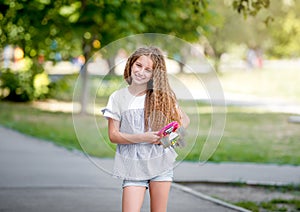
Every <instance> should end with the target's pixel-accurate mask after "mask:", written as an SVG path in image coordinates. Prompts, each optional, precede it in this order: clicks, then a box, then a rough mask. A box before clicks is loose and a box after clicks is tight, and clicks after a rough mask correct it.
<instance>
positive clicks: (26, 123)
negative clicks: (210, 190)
mask: <svg viewBox="0 0 300 212" xmlns="http://www.w3.org/2000/svg"><path fill="white" fill-rule="evenodd" d="M185 104H186V103H185ZM185 104H184V106H183V108H185V107H186V106H185ZM193 107H194V108H192V109H191V110H187V113H188V115H189V116H190V118H191V125H190V127H189V128H188V130H187V135H186V141H187V145H186V147H185V148H182V149H178V152H179V157H178V159H179V160H190V161H198V160H199V156H200V152H201V150H202V148H203V144H204V142H205V140H206V139H207V135H208V134H209V132H210V127H211V115H212V114H211V112H209V110H208V109H207V107H208V106H207V105H205V104H203V103H198V104H196V105H193ZM99 109H100V108H99ZM0 111H1V112H0V125H2V126H5V127H9V128H12V129H16V130H18V131H20V132H22V133H25V134H29V135H32V136H35V137H39V138H43V139H45V140H49V141H52V142H55V143H56V144H58V145H61V146H64V147H66V148H68V149H78V150H80V151H84V152H86V153H88V154H90V155H93V156H97V157H113V155H114V150H115V145H114V144H111V143H110V142H109V139H108V136H107V121H106V119H105V118H104V117H102V116H92V115H88V116H81V115H74V121H75V127H76V130H75V129H74V123H73V118H72V114H71V113H61V112H49V111H42V110H39V109H36V108H35V107H33V104H30V103H28V104H24V103H9V102H3V101H2V102H0ZM197 111H199V113H198V112H197ZM221 115H222V114H221ZM288 117H289V114H283V113H263V112H261V111H255V110H253V109H242V108H238V107H228V108H227V116H226V125H225V129H224V133H223V136H222V139H221V142H220V144H219V145H218V146H217V149H216V151H215V152H213V155H212V157H210V159H209V161H214V162H223V161H234V162H258V163H276V164H294V165H300V143H299V138H300V130H299V125H297V124H292V123H289V122H288ZM199 120H200V121H199ZM76 134H77V136H76Z"/></svg>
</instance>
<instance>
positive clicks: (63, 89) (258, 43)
mask: <svg viewBox="0 0 300 212" xmlns="http://www.w3.org/2000/svg"><path fill="white" fill-rule="evenodd" d="M0 5H1V7H0V20H1V21H0V26H1V30H0V52H3V50H4V48H5V47H6V46H7V45H12V46H13V47H14V48H19V49H21V50H22V51H23V52H22V54H21V56H20V57H19V58H15V61H13V62H14V64H15V63H16V62H18V64H21V65H18V66H17V67H15V66H13V67H11V66H8V67H4V68H2V67H3V64H2V63H1V71H0V97H1V98H3V99H6V100H11V101H20V102H26V101H32V100H40V99H46V98H51V99H57V100H62V101H69V102H70V101H72V98H73V96H72V94H73V91H74V85H75V81H76V79H77V77H78V74H74V75H72V76H65V77H63V78H61V79H59V80H57V81H53V82H51V81H50V80H49V78H48V76H47V73H46V72H45V70H44V67H43V64H44V62H45V61H53V63H54V64H55V63H58V62H59V60H71V59H72V58H77V57H79V56H83V58H84V60H83V61H84V62H85V61H88V60H89V58H91V57H92V55H93V54H94V53H95V52H97V51H99V49H101V48H102V47H103V46H105V45H107V44H109V43H110V42H112V41H115V40H117V39H120V38H123V37H126V36H129V35H134V34H139V33H163V34H169V35H172V36H176V37H178V38H181V39H184V40H186V41H188V42H190V43H192V44H199V45H201V46H203V49H204V50H203V51H204V54H205V55H206V56H207V58H208V59H209V60H211V61H213V64H215V65H216V70H218V71H219V69H218V65H219V64H220V61H221V59H222V56H224V54H226V53H229V54H232V55H234V59H242V60H245V56H244V54H237V52H241V49H242V50H243V51H244V50H245V49H249V48H255V49H260V50H262V52H263V53H264V57H265V58H266V59H282V58H288V59H291V58H298V57H299V56H300V49H299V48H300V36H299V34H300V25H299V23H300V21H299V14H298V13H297V11H299V9H300V2H299V1H296V0H289V1H287V0H281V1H272V2H271V1H270V0H222V1H221V0H220V1H209V0H196V1H183V0H182V1H181V0H180V1H168V0H167V1H141V0H133V1H122V0H115V1H106V0H98V1H90V0H66V1H50V0H24V1H17V0H3V1H1V3H0ZM33 14H34V15H33ZM279 29H280V30H279ZM124 46H126V49H129V50H130V49H134V48H135V46H130V44H126V43H124ZM124 48H125V47H124ZM174 51H176V48H174ZM169 53H170V54H171V53H172V54H173V53H176V52H169ZM179 54H182V53H180V52H179ZM58 55H59V56H60V57H59V58H58V57H57V56H58ZM181 56H182V57H184V54H182V55H181ZM112 58H113V57H112ZM107 62H108V64H109V65H110V66H111V67H114V64H113V63H114V60H109V61H107ZM82 67H85V66H82ZM81 71H82V72H81V73H83V81H86V80H90V81H89V82H90V83H91V84H92V85H93V77H95V76H88V75H87V72H86V71H85V69H84V68H82V70H81ZM226 71H228V72H224V73H223V72H222V73H220V71H219V73H218V74H219V77H220V80H221V82H222V84H223V86H224V90H225V91H229V92H233V93H236V92H243V93H247V92H250V93H249V94H255V95H258V96H261V97H266V95H268V94H270V93H271V92H272V94H275V95H277V96H276V97H278V98H288V99H289V100H293V101H298V100H299V94H300V91H299V89H298V88H299V86H298V85H297V81H296V80H295V79H296V78H295V76H296V77H299V75H297V73H296V72H295V71H293V72H289V71H288V70H276V72H274V71H270V70H259V72H258V71H257V70H256V71H253V72H255V73H246V72H243V73H241V72H239V73H236V72H230V70H226ZM110 74H111V75H109V76H106V78H105V80H107V81H108V83H107V85H109V86H107V88H106V89H104V90H101V91H98V94H97V98H96V104H97V105H98V106H99V107H102V106H104V105H105V102H106V100H107V96H108V95H109V94H110V93H111V92H112V90H114V89H115V87H114V86H113V85H114V84H120V82H121V81H122V78H120V77H119V76H112V75H113V74H114V73H113V69H112V72H111V73H110ZM180 74H181V75H183V76H185V77H188V75H187V74H185V73H180ZM96 77H99V76H96ZM286 81H289V82H290V83H289V87H288V89H285V86H286ZM238 82H242V84H241V83H238ZM245 82H247V83H245ZM259 82H261V83H262V84H261V85H265V82H272V84H268V86H267V87H263V89H262V87H261V86H259V85H258V83H259ZM274 82H276V83H274ZM84 89H85V88H84V86H83V90H84ZM99 92H102V93H99ZM83 93H84V92H83ZM182 104H183V105H188V103H187V102H183V103H182ZM186 107H189V106H186ZM193 107H195V108H189V111H195V110H197V109H199V110H200V111H202V112H201V114H200V116H201V117H200V118H201V120H202V121H203V122H202V123H204V125H205V126H203V129H205V130H206V131H204V132H207V131H208V128H207V127H208V126H209V123H210V117H211V114H210V113H209V112H207V111H206V108H207V107H208V106H207V105H206V104H204V103H201V102H198V103H197V104H196V105H194V106H193ZM0 110H1V111H6V112H5V113H3V112H2V113H0V116H1V117H0V124H1V125H4V126H7V127H11V128H14V129H17V130H20V131H21V132H24V133H27V134H30V135H33V136H37V137H40V138H44V139H48V140H53V141H54V142H56V143H58V144H59V145H63V146H65V147H67V148H70V149H79V150H82V146H81V145H80V144H79V143H78V141H77V138H76V135H75V132H74V126H73V121H72V115H71V114H68V113H61V112H55V113H54V112H45V111H41V110H38V109H36V108H35V107H34V102H30V103H28V104H12V103H9V102H4V101H2V102H1V104H0ZM189 115H190V116H191V117H192V118H198V117H197V116H195V114H193V113H192V112H190V114H189ZM289 115H290V114H284V113H269V112H263V113H262V112H261V111H252V110H245V109H244V108H237V107H230V108H229V109H228V119H227V125H226V129H225V133H224V136H223V138H222V142H221V144H220V145H221V147H222V148H219V149H218V150H217V152H216V153H215V154H214V155H213V157H212V158H211V160H212V161H215V162H220V161H240V162H246V161H247V162H249V161H250V162H264V163H279V164H286V163H289V164H296V165H299V164H300V158H299V157H298V156H299V155H300V154H299V152H298V149H299V148H297V136H298V137H299V132H298V131H299V130H297V127H298V126H297V125H293V124H290V123H288V122H287V119H288V116H289ZM87 117H88V116H87ZM96 119H97V123H100V124H99V126H98V127H99V129H96V130H95V131H97V130H98V131H100V132H101V135H103V136H104V137H103V140H104V142H103V143H101V142H99V141H98V140H97V138H98V137H97V136H98V135H97V134H95V133H93V132H95V131H91V132H86V135H87V138H86V139H87V144H86V146H85V149H84V151H86V152H87V153H88V154H91V155H95V156H99V157H111V156H112V155H113V151H112V150H113V149H114V148H115V147H114V145H112V144H111V143H110V142H109V141H108V137H107V129H106V122H105V120H104V119H103V117H98V116H97V118H96ZM82 120H83V121H82V125H83V126H90V125H92V124H91V123H89V119H88V118H87V119H86V120H85V118H84V117H83V118H82ZM274 123H278V124H274ZM196 127H197V126H191V129H193V128H196ZM237 128H239V129H240V130H238V131H237V130H236V129H237ZM249 129H252V130H249ZM90 130H92V129H90ZM274 132H276V133H274ZM205 134H206V133H203V134H201V135H200V136H199V137H198V138H197V142H196V145H195V147H194V148H193V149H191V151H188V152H187V150H184V149H183V150H182V151H183V152H181V153H180V154H181V158H185V159H187V160H193V161H195V160H197V159H198V158H199V149H201V148H202V145H203V142H204V140H205ZM262 135H264V136H262ZM189 136H190V138H192V137H193V136H194V137H195V136H197V135H195V134H193V133H190V134H189ZM101 145H104V146H105V147H106V148H102V147H103V146H101ZM107 147H109V148H107ZM257 147H259V151H257ZM99 149H100V151H99ZM101 149H102V150H103V151H102V150H101ZM186 154H187V155H186ZM185 156H186V157H185Z"/></svg>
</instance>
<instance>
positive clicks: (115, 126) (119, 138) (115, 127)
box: [108, 118, 160, 144]
mask: <svg viewBox="0 0 300 212" xmlns="http://www.w3.org/2000/svg"><path fill="white" fill-rule="evenodd" d="M119 129H120V122H119V121H117V120H115V119H112V118H109V119H108V136H109V139H110V141H111V142H112V143H115V144H133V143H140V142H148V143H151V144H159V143H160V141H159V139H160V136H158V132H145V133H139V134H128V133H122V132H120V130H119Z"/></svg>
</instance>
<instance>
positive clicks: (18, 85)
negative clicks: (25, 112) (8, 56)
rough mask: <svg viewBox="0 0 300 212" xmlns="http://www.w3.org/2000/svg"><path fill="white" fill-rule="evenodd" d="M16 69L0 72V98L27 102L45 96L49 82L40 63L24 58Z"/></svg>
mask: <svg viewBox="0 0 300 212" xmlns="http://www.w3.org/2000/svg"><path fill="white" fill-rule="evenodd" d="M20 63H21V65H20V66H19V67H18V69H16V68H15V69H2V70H1V72H0V98H1V99H4V100H9V101H15V102H27V101H32V100H35V99H41V98H45V97H46V96H47V93H48V92H49V91H48V85H49V83H50V81H49V79H48V75H47V73H46V72H45V71H44V70H43V68H42V67H41V66H40V65H37V64H35V63H33V62H32V61H31V60H30V59H28V58H26V59H23V61H21V62H20Z"/></svg>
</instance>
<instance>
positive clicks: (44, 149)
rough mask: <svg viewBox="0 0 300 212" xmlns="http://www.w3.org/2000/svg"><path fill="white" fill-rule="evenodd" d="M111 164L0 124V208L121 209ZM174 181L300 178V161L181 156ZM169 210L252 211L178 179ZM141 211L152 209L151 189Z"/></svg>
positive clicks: (294, 180) (263, 181) (265, 181)
mask: <svg viewBox="0 0 300 212" xmlns="http://www.w3.org/2000/svg"><path fill="white" fill-rule="evenodd" d="M112 164H113V160H112V159H99V158H88V157H86V156H85V155H83V154H81V153H76V152H71V151H68V150H66V149H64V148H61V147H58V146H56V145H54V144H53V143H51V142H46V141H42V140H39V139H36V138H33V137H30V136H26V135H23V134H20V133H18V132H16V131H13V130H10V129H7V128H3V127H0V170H1V172H0V211H25V212H26V211H46V212H48V211H72V212H73V211H75V212H77V211H78V212H79V211H121V208H120V206H121V181H120V180H117V179H114V178H112V177H111V176H110V175H109V174H108V173H109V172H110V170H111V168H112ZM175 181H177V182H246V183H250V184H279V185H282V184H300V166H289V165H284V166H278V165H272V164H271V165H266V164H251V163H248V164H247V163H246V164H239V163H219V164H216V163H206V164H199V163H191V162H182V163H180V164H179V165H178V166H177V167H176V168H175ZM168 210H169V211H172V212H173V211H175V212H176V211H184V210H185V211H212V212H213V211H222V212H223V211H225V212H226V211H247V210H244V209H242V208H238V207H235V206H232V205H230V204H226V203H224V202H222V201H218V200H216V199H214V198H211V197H209V196H206V195H205V194H202V193H199V192H196V191H194V190H191V189H189V188H187V187H184V186H181V185H178V184H176V183H174V184H173V186H172V190H171V194H170V200H169V208H168ZM142 211H149V196H148V195H147V196H146V199H145V203H144V205H143V210H142Z"/></svg>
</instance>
